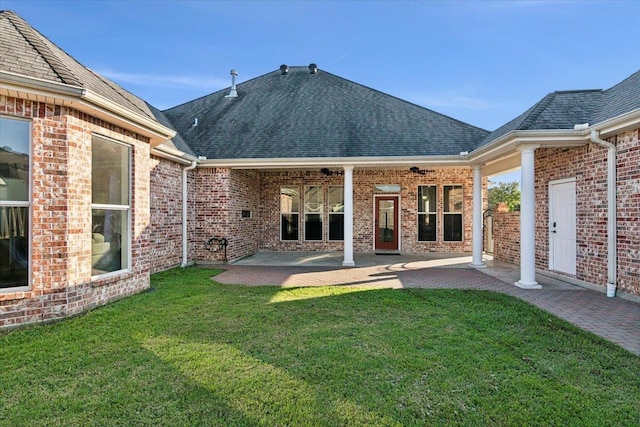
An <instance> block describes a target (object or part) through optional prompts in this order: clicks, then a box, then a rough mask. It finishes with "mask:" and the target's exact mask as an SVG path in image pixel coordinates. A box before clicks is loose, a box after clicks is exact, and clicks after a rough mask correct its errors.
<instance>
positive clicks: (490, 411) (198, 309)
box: [0, 268, 640, 426]
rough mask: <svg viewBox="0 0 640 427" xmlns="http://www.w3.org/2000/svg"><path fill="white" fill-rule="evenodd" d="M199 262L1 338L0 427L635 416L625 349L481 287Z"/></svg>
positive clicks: (567, 420) (611, 420)
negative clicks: (272, 279) (287, 284)
mask: <svg viewBox="0 0 640 427" xmlns="http://www.w3.org/2000/svg"><path fill="white" fill-rule="evenodd" d="M214 273H215V272H213V273H212V270H202V269H197V268H190V269H186V270H179V269H176V270H171V271H168V272H165V273H161V274H158V275H155V276H152V284H153V290H152V291H151V292H146V293H143V294H140V295H136V296H134V297H131V298H128V299H126V300H123V301H120V302H117V303H113V304H110V305H108V306H106V307H103V308H100V309H98V310H94V311H92V312H90V313H88V314H86V315H83V316H80V317H76V318H73V319H68V320H65V321H62V322H58V323H55V324H49V325H43V326H36V327H31V328H27V329H23V330H18V331H13V332H11V333H7V334H4V335H2V336H0V364H1V365H0V425H2V426H23V425H24V426H76V425H83V426H85V425H99V426H107V425H119V426H187V425H193V426H203V425H216V426H233V425H239V426H243V425H246V426H284V425H290V426H316V425H317V426H349V425H353V426H358V425H367V426H369V425H389V426H393V425H402V426H412V425H415V426H422V425H450V424H454V425H472V426H476V425H487V424H491V425H517V426H522V425H527V426H531V425H545V426H547V425H562V426H565V425H576V426H578V425H579V426H585V425H593V426H606V425H616V426H624V425H630V426H635V425H638V420H640V405H639V402H640V387H639V384H640V382H639V381H640V380H639V378H640V358H638V357H637V356H635V355H633V354H631V353H629V352H627V351H625V350H623V349H621V348H619V347H617V346H615V345H614V344H611V343H608V342H606V341H604V340H602V339H600V338H598V337H596V336H595V335H593V334H590V333H587V332H584V331H581V330H579V329H577V328H575V327H573V326H572V325H570V324H568V323H566V322H564V321H562V320H560V319H558V318H556V317H554V316H553V315H550V314H548V313H545V312H543V311H541V310H538V309H537V308H535V307H532V306H530V305H528V304H526V303H524V302H522V301H519V300H517V299H514V298H511V297H508V296H505V295H501V294H496V293H491V292H483V291H455V290H424V289H410V290H387V289H371V288H365V287H359V288H350V287H330V286H327V287H322V288H298V289H280V288H277V287H257V288H256V287H243V286H227V285H221V284H218V283H215V282H213V281H211V280H210V279H209V277H210V276H211V274H214Z"/></svg>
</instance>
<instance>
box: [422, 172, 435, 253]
mask: <svg viewBox="0 0 640 427" xmlns="http://www.w3.org/2000/svg"><path fill="white" fill-rule="evenodd" d="M436 200H437V199H436V187H435V185H420V186H418V240H419V241H435V240H436V239H437V223H436V220H437V212H436V211H437V205H436Z"/></svg>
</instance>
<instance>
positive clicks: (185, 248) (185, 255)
mask: <svg viewBox="0 0 640 427" xmlns="http://www.w3.org/2000/svg"><path fill="white" fill-rule="evenodd" d="M196 165H197V162H196V161H195V160H193V161H192V162H191V165H190V166H185V167H184V168H183V169H182V264H180V267H183V268H184V267H186V266H187V264H188V261H189V238H188V237H187V193H188V191H187V172H188V171H190V170H192V169H194V168H195V167H196Z"/></svg>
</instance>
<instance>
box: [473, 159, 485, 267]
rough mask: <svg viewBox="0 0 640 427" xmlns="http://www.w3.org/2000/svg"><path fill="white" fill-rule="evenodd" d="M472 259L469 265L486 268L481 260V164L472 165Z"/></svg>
mask: <svg viewBox="0 0 640 427" xmlns="http://www.w3.org/2000/svg"><path fill="white" fill-rule="evenodd" d="M472 225H473V228H472V231H473V260H472V261H471V267H474V268H486V265H485V264H484V263H483V262H482V237H483V236H482V166H481V165H474V166H473V224H472Z"/></svg>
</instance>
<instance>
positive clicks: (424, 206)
mask: <svg viewBox="0 0 640 427" xmlns="http://www.w3.org/2000/svg"><path fill="white" fill-rule="evenodd" d="M435 211H436V187H435V186H433V185H420V186H418V212H423V213H428V212H435Z"/></svg>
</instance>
